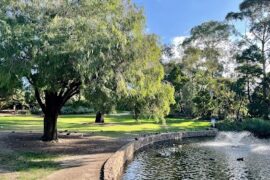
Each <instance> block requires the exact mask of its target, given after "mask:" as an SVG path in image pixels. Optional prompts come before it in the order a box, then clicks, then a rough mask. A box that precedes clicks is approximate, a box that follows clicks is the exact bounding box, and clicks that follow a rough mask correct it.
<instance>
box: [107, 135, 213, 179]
mask: <svg viewBox="0 0 270 180" xmlns="http://www.w3.org/2000/svg"><path fill="white" fill-rule="evenodd" d="M216 135H217V131H216V130H208V131H194V132H176V133H162V134H157V135H151V136H146V137H141V138H137V139H136V140H134V141H132V142H130V143H128V144H127V145H125V146H123V147H122V148H120V149H119V150H118V151H117V152H115V153H114V154H113V155H112V156H111V157H110V158H109V159H108V160H107V161H106V162H105V164H104V169H103V174H102V175H103V179H104V180H118V179H121V176H122V174H123V170H124V168H125V165H126V163H127V162H130V161H132V160H133V157H134V154H135V152H136V151H138V150H139V149H141V148H143V147H145V146H147V145H150V144H153V143H156V142H161V141H167V140H181V139H182V138H193V137H214V136H216Z"/></svg>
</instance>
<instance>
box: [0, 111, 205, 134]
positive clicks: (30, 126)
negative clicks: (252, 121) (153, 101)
mask: <svg viewBox="0 0 270 180" xmlns="http://www.w3.org/2000/svg"><path fill="white" fill-rule="evenodd" d="M42 120H43V119H42V117H38V116H7V117H0V131H19V132H22V131H25V132H27V131H39V132H42V129H43V121H42ZM94 120H95V116H94V115H64V116H60V117H59V119H58V131H64V130H68V131H71V132H72V131H76V132H83V133H94V134H96V135H102V136H109V137H126V136H127V135H130V136H136V135H139V134H142V133H154V132H167V131H168V132H172V131H185V130H193V131H194V130H195V131H196V130H202V129H206V128H207V127H209V125H210V124H209V122H206V121H197V120H192V119H175V118H167V125H166V126H164V125H162V124H157V123H155V121H153V120H148V119H142V120H140V121H139V122H136V121H135V120H134V119H132V117H131V116H129V115H107V116H106V117H105V124H102V125H100V124H95V123H94Z"/></svg>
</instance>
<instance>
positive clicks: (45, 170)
mask: <svg viewBox="0 0 270 180" xmlns="http://www.w3.org/2000/svg"><path fill="white" fill-rule="evenodd" d="M55 158H56V156H53V155H48V154H44V153H34V152H6V151H0V165H1V166H0V167H1V168H2V169H5V170H6V171H8V172H16V173H15V174H13V175H10V174H6V175H2V176H1V174H0V179H3V180H5V179H7V180H8V179H21V180H24V179H25V180H29V179H40V178H42V177H45V176H47V175H49V174H50V173H52V172H54V171H55V170H57V169H58V166H59V165H58V163H56V162H55V161H54V159H55ZM13 176H14V177H13Z"/></svg>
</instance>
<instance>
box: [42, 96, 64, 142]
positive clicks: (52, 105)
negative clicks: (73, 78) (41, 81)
mask: <svg viewBox="0 0 270 180" xmlns="http://www.w3.org/2000/svg"><path fill="white" fill-rule="evenodd" d="M62 102H63V99H62V98H61V97H59V96H57V93H45V104H46V108H45V112H44V114H45V116H44V132H43V136H42V140H43V141H53V140H57V138H58V137H57V118H58V114H59V112H60V109H61V107H62V106H63V104H62Z"/></svg>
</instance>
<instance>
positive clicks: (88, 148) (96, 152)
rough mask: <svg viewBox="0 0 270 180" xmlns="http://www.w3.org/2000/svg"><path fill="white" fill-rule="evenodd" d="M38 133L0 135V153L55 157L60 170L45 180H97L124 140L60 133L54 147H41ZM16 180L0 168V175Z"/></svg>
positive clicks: (11, 174) (13, 174) (43, 145)
mask: <svg viewBox="0 0 270 180" xmlns="http://www.w3.org/2000/svg"><path fill="white" fill-rule="evenodd" d="M40 136H41V134H40V133H1V132H0V150H1V151H2V150H7V151H14V152H41V153H43V152H44V153H46V154H51V155H57V156H59V157H60V158H57V159H56V161H57V162H58V163H59V164H60V170H58V171H55V172H54V173H52V174H51V175H49V176H48V177H46V178H45V179H46V180H59V179H61V180H62V179H63V180H69V179H70V180H71V179H72V180H74V179H75V180H76V179H78V180H84V179H91V180H98V179H100V170H101V168H102V165H103V164H104V162H105V161H106V160H107V159H108V158H109V157H110V156H111V154H112V153H114V152H115V151H116V150H117V149H119V148H120V147H121V146H123V145H124V144H126V143H127V142H129V141H130V140H128V139H113V138H106V137H100V136H90V135H83V136H82V134H79V133H71V134H70V135H67V133H62V134H60V135H59V137H60V141H59V142H57V143H44V142H42V141H40V140H39V138H40ZM7 173H8V175H9V176H8V177H9V178H10V179H16V172H5V169H3V168H1V166H0V177H1V174H5V175H7Z"/></svg>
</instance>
